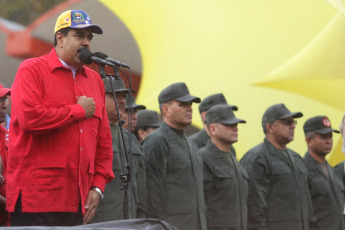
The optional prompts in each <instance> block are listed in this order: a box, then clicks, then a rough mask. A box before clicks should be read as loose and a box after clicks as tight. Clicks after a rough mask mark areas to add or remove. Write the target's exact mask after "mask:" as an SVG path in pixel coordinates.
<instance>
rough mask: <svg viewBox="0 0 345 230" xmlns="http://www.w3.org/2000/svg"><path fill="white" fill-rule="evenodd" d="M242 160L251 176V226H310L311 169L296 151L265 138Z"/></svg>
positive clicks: (287, 229)
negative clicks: (284, 148)
mask: <svg viewBox="0 0 345 230" xmlns="http://www.w3.org/2000/svg"><path fill="white" fill-rule="evenodd" d="M240 163H241V164H242V165H243V166H244V168H245V169H246V170H247V172H248V175H249V194H248V229H255V230H256V229H257V230H259V229H260V230H264V229H265V230H266V229H269V230H308V229H309V221H310V220H309V218H310V215H311V211H312V206H311V199H310V193H309V188H308V169H307V168H306V166H305V164H304V162H303V159H302V158H301V157H300V156H299V155H298V154H297V153H295V152H294V151H292V150H290V149H286V150H279V149H276V148H275V147H274V146H273V145H272V144H271V143H270V142H269V141H268V140H267V139H266V138H265V140H264V142H263V143H261V144H259V145H257V146H255V147H254V148H252V149H251V150H249V151H248V152H247V153H246V154H245V155H244V156H243V158H242V159H241V161H240Z"/></svg>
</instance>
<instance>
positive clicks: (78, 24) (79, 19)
mask: <svg viewBox="0 0 345 230" xmlns="http://www.w3.org/2000/svg"><path fill="white" fill-rule="evenodd" d="M67 27H69V28H73V29H82V28H91V29H92V32H93V33H96V34H102V33H103V31H102V29H101V27H99V26H97V25H94V24H92V23H91V18H90V17H89V15H88V14H87V13H86V12H85V11H83V10H67V11H65V12H63V13H62V14H60V16H59V17H58V19H57V20H56V24H55V29H54V34H55V33H56V32H57V31H59V30H61V29H63V28H67Z"/></svg>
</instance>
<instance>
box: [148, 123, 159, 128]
mask: <svg viewBox="0 0 345 230" xmlns="http://www.w3.org/2000/svg"><path fill="white" fill-rule="evenodd" d="M145 126H148V127H160V126H161V124H160V123H153V124H146V125H145Z"/></svg>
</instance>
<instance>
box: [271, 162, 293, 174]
mask: <svg viewBox="0 0 345 230" xmlns="http://www.w3.org/2000/svg"><path fill="white" fill-rule="evenodd" d="M272 174H273V175H283V174H291V169H290V167H289V166H288V165H287V164H286V163H285V162H283V161H281V162H273V163H272Z"/></svg>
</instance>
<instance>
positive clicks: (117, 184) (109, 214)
mask: <svg viewBox="0 0 345 230" xmlns="http://www.w3.org/2000/svg"><path fill="white" fill-rule="evenodd" d="M103 82H104V88H105V106H106V110H107V114H108V120H109V125H110V130H111V135H112V146H113V172H114V175H116V176H115V179H114V180H113V181H112V182H111V183H110V184H108V185H107V186H106V187H105V190H104V195H105V198H104V199H102V200H101V202H100V204H99V207H98V208H97V210H96V215H95V218H94V219H93V223H97V222H104V221H111V220H122V219H124V210H123V202H124V191H123V187H122V183H121V176H120V175H121V172H123V173H124V174H126V173H128V171H127V169H126V168H125V164H126V157H125V150H124V146H123V140H122V138H121V131H120V126H119V124H118V122H119V119H118V114H117V111H116V107H115V101H114V96H113V93H112V90H111V85H110V80H109V78H105V79H103ZM112 82H113V87H114V91H115V94H116V101H117V105H118V109H119V113H120V115H121V114H122V113H123V112H124V110H125V107H126V99H125V97H126V94H128V93H129V90H128V89H127V88H126V86H125V84H124V82H123V80H122V79H121V77H120V76H118V77H117V78H116V80H115V78H112ZM123 134H124V136H123V139H124V140H125V142H126V145H127V148H129V147H131V149H132V150H133V151H132V156H133V164H132V172H133V178H132V180H133V181H132V182H133V183H134V185H135V186H136V185H137V186H136V187H137V191H138V195H139V201H140V203H139V204H138V205H135V204H134V200H133V199H134V198H133V188H131V187H130V186H129V190H128V195H129V198H128V200H129V202H128V203H127V202H126V203H127V204H129V208H128V213H129V218H131V219H132V218H133V219H134V218H143V217H145V212H146V181H145V179H144V178H145V175H146V173H145V159H144V158H143V157H141V156H143V153H142V151H141V149H140V147H139V148H138V147H137V145H136V143H135V140H136V138H135V137H134V135H133V137H132V138H131V139H132V145H131V146H129V145H128V141H127V140H128V132H127V130H126V129H123ZM139 146H140V144H139ZM136 155H139V157H138V158H139V162H141V164H140V163H139V164H138V163H136V158H137V157H136ZM140 158H142V159H141V161H140ZM142 177H144V178H142ZM133 210H134V211H133Z"/></svg>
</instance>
